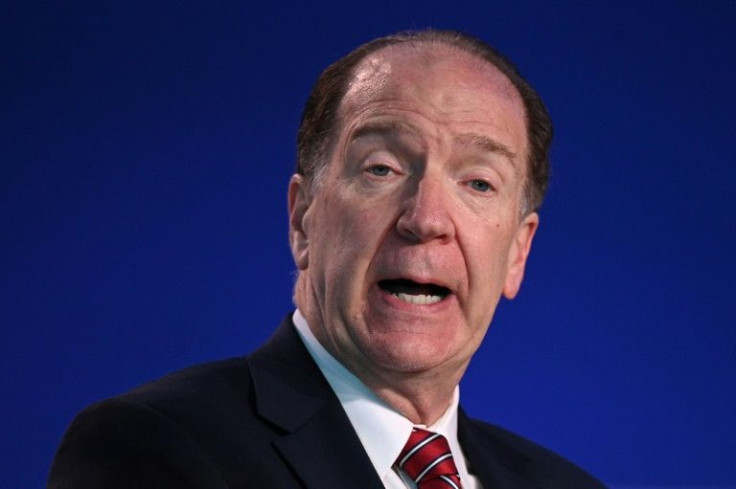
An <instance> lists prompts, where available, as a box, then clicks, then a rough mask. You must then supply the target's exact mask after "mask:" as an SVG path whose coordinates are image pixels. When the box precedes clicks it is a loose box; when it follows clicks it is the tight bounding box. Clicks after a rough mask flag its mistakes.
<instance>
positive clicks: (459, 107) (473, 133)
mask: <svg viewBox="0 0 736 489" xmlns="http://www.w3.org/2000/svg"><path fill="white" fill-rule="evenodd" d="M376 42H379V41H376ZM382 42H383V41H382ZM333 68H334V65H333ZM333 68H331V69H333ZM328 70H329V69H328ZM324 76H325V75H323V76H322V78H324ZM318 86H319V84H318ZM332 89H333V90H340V91H341V92H342V95H341V96H340V97H338V98H337V99H335V100H336V101H335V102H331V103H330V104H327V105H329V107H327V106H326V107H323V108H321V109H316V108H315V107H311V108H310V107H308V108H307V115H305V121H306V122H305V123H304V124H303V127H302V130H301V131H300V152H301V151H303V152H304V154H300V158H303V161H311V162H316V161H319V160H321V159H322V160H324V162H322V163H320V164H317V165H316V166H315V164H312V166H309V165H306V166H305V167H304V168H302V172H303V174H296V175H294V176H293V177H292V180H291V182H290V186H289V212H290V241H291V248H292V252H293V254H294V258H295V261H296V263H297V266H298V268H299V270H300V272H299V278H298V282H297V287H296V302H297V305H298V307H299V308H300V310H301V311H302V312H303V313H304V314H305V316H306V318H307V320H308V322H309V324H310V327H311V329H312V331H313V332H314V334H315V336H317V338H318V339H319V340H320V342H321V343H322V345H323V346H325V348H327V350H328V351H330V353H332V355H333V356H335V357H336V358H337V359H338V360H340V361H341V362H342V363H343V364H344V365H345V366H347V367H348V368H349V369H350V370H352V371H353V372H354V373H356V374H357V375H358V376H359V377H360V378H361V379H362V380H363V381H364V382H365V383H366V384H368V385H369V387H371V388H373V389H374V390H381V389H383V388H385V387H386V386H387V385H388V384H391V383H394V384H395V383H398V382H401V379H407V378H412V377H416V376H418V375H419V376H425V377H430V378H432V379H434V380H435V381H436V383H437V384H438V385H439V384H451V385H454V383H457V382H458V381H459V378H460V376H461V375H462V372H463V371H464V369H465V367H466V366H467V364H468V362H469V360H470V357H471V356H472V354H473V353H474V352H475V350H476V349H477V348H478V346H479V345H480V342H481V340H482V339H483V337H484V335H485V332H486V330H487V328H488V325H489V324H490V321H491V318H492V317H493V313H494V311H495V308H496V305H497V303H498V300H499V299H500V297H501V295H505V296H506V297H509V298H512V297H514V296H515V295H516V293H517V292H518V290H519V286H520V284H521V280H522V277H523V273H524V266H525V263H526V258H527V256H528V253H529V249H530V246H531V241H532V238H533V236H534V232H535V230H536V228H537V225H538V216H537V214H536V212H534V211H530V210H528V209H526V208H525V206H526V205H527V204H525V202H526V200H527V199H525V198H524V197H525V195H526V193H527V192H528V191H529V190H528V185H527V181H528V174H529V171H530V170H529V165H528V161H529V159H530V157H529V155H530V154H531V153H534V150H533V146H534V143H533V142H531V143H530V137H529V135H528V127H529V123H528V121H527V119H528V117H527V113H528V112H529V110H528V108H527V106H526V104H525V103H526V100H525V99H524V97H523V96H522V95H521V94H520V91H519V90H518V89H517V88H516V86H515V84H514V83H513V82H512V81H511V79H510V78H509V76H508V75H507V74H506V73H505V72H504V71H502V70H500V69H499V68H497V67H496V66H495V65H494V64H492V63H489V62H488V60H487V59H486V58H485V57H481V56H478V55H477V53H476V52H474V51H472V52H468V50H467V49H466V48H464V47H462V46H458V45H456V44H454V43H447V42H436V41H428V40H417V41H411V42H408V41H407V42H398V43H396V42H384V44H383V45H381V46H379V47H374V48H372V49H370V50H368V51H367V52H366V53H363V54H362V56H360V57H359V58H358V59H356V60H354V61H351V69H350V70H349V73H348V75H347V77H346V78H345V80H343V81H342V82H340V83H339V84H338V85H335V86H333V87H332ZM316 98H318V99H319V98H323V97H322V96H320V97H316ZM328 98H329V97H328ZM310 104H311V105H314V104H317V102H315V95H314V94H312V97H310ZM540 104H541V102H540ZM315 111H317V112H324V111H327V112H330V114H329V117H327V116H325V115H324V114H323V116H322V118H324V117H327V119H330V120H332V122H331V123H329V124H328V123H326V122H324V121H323V122H321V123H317V122H308V121H309V120H310V118H312V117H313V116H312V115H309V114H310V113H311V112H315ZM305 124H306V125H307V126H310V125H313V126H314V127H313V128H312V129H305ZM306 139H315V140H314V141H306ZM320 141H321V142H320ZM310 147H311V148H312V149H309V148H310ZM545 153H546V150H545ZM545 175H546V174H545ZM313 179H316V182H313V181H312V180H313ZM533 202H536V201H533ZM532 205H536V204H532ZM394 387H395V386H394Z"/></svg>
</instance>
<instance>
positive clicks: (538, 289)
mask: <svg viewBox="0 0 736 489" xmlns="http://www.w3.org/2000/svg"><path fill="white" fill-rule="evenodd" d="M734 5H736V4H734V2H729V1H723V2H718V1H706V2H680V3H678V2H625V3H623V4H621V3H618V2H573V1H568V2H551V1H545V2H524V1H521V2H519V1H517V2H508V3H507V2H503V3H496V2H490V1H486V2H476V3H473V2H463V1H454V2H440V1H418V0H410V1H406V2H385V1H376V2H372V3H356V4H354V5H347V4H345V3H343V2H340V3H338V2H323V3H319V4H309V3H307V2H304V3H291V2H284V1H281V0H274V1H270V2H265V3H263V4H258V5H255V4H251V3H248V2H209V3H208V2H201V3H197V2H186V1H185V2H154V3H151V4H148V3H144V2H138V1H129V2H115V3H111V4H108V3H107V2H63V3H62V2H59V3H47V4H39V3H33V2H30V3H26V2H17V1H14V2H4V3H3V6H2V7H1V9H2V10H1V11H0V18H1V19H2V20H1V21H0V22H1V23H2V28H0V45H1V46H2V49H1V50H0V62H1V64H0V83H1V86H0V88H1V90H0V103H1V105H0V158H1V162H0V324H1V327H2V329H1V330H0V334H2V336H1V337H0V355H1V358H2V362H3V364H2V369H0V388H2V392H3V393H4V394H3V401H2V402H1V403H0V410H2V419H3V428H2V435H1V436H0V453H3V454H4V455H3V458H2V462H0V470H1V471H2V473H3V474H4V475H3V476H2V480H3V482H2V483H0V485H2V486H3V487H19V488H20V487H40V486H42V485H43V483H44V480H45V477H46V474H47V471H48V467H49V464H50V462H51V458H52V455H53V452H54V450H55V448H56V446H57V444H58V442H59V440H60V439H61V436H62V434H63V432H64V429H65V427H66V426H67V424H68V423H69V421H70V420H71V418H72V417H73V415H74V414H75V413H76V412H77V411H78V410H80V409H81V408H82V407H83V406H85V405H87V404H88V403H90V402H92V401H94V400H97V399H100V398H103V397H106V396H110V395H113V394H115V393H119V392H121V391H125V390H127V389H129V388H132V387H134V386H136V385H138V384H140V383H142V382H144V381H145V380H148V379H151V378H155V377H157V376H160V375H162V374H164V373H166V372H168V371H171V370H175V369H178V368H181V367H184V366H187V365H190V364H193V363H197V362H202V361H207V360H212V359H217V358H222V357H227V356H234V355H242V354H244V353H246V352H249V351H251V350H252V349H253V348H254V347H256V346H257V345H259V344H260V343H261V342H262V341H263V340H264V339H265V338H267V337H268V336H269V334H270V332H271V331H272V329H273V328H274V326H275V325H276V324H277V322H278V321H279V320H280V319H281V318H282V316H283V315H284V314H285V313H286V312H287V311H288V310H289V309H290V307H291V301H290V295H291V287H292V282H293V270H294V267H293V265H292V261H291V256H290V253H289V250H288V246H287V222H286V184H287V181H288V178H289V176H290V173H291V171H292V168H293V163H294V153H295V151H294V139H295V133H296V128H297V124H298V120H299V116H300V112H301V108H302V106H303V103H304V101H305V99H306V96H307V93H308V91H309V89H310V87H311V85H312V83H313V82H314V80H315V78H316V76H317V75H318V73H319V72H320V71H321V70H322V69H323V68H324V67H325V66H326V65H327V64H328V63H330V62H332V61H333V60H335V59H337V58H338V57H340V56H341V55H343V54H345V53H346V52H348V51H349V50H350V49H352V48H353V47H355V46H356V45H358V44H360V43H362V42H364V41H367V40H369V39H371V38H373V37H376V36H379V35H382V34H386V33H389V32H392V31H395V30H400V29H406V28H422V27H428V26H435V27H444V28H455V29H461V30H465V31H467V32H469V33H472V34H474V35H477V36H479V37H481V38H483V39H485V40H486V41H489V42H490V43H492V44H494V45H495V46H497V47H498V48H499V49H500V50H501V51H503V52H505V53H506V54H507V55H509V56H510V57H511V58H512V59H513V60H515V61H516V63H517V64H518V65H519V67H520V69H521V71H522V72H523V73H524V74H525V75H526V76H527V78H528V79H529V80H530V81H531V82H532V83H533V84H534V85H535V86H536V87H537V88H538V90H539V92H540V93H541V94H542V96H543V98H544V99H545V101H546V102H547V104H548V106H549V109H550V112H551V114H552V116H553V119H554V120H555V123H556V140H555V144H554V148H553V151H552V163H553V179H552V184H551V188H550V193H549V197H548V199H547V201H546V203H545V205H544V208H543V211H542V226H541V229H540V232H539V233H538V234H537V238H536V240H535V243H534V248H533V251H532V256H531V259H530V263H529V266H528V273H527V278H526V281H525V284H524V286H523V288H522V292H521V295H520V297H518V298H517V299H516V300H515V301H513V302H506V303H503V304H502V305H501V307H500V310H499V311H498V314H497V316H496V318H495V320H494V323H493V326H492V328H491V331H490V333H489V335H488V337H487V339H486V341H485V343H484V345H483V346H482V348H481V350H480V352H479V353H478V355H477V356H476V358H475V360H474V363H473V364H472V366H471V369H470V370H469V372H468V374H467V377H466V379H465V380H464V381H463V386H462V390H463V397H464V404H465V405H466V408H467V410H468V411H469V412H470V413H471V414H473V415H475V416H479V417H482V418H485V419H487V420H489V421H492V422H494V423H498V424H501V425H503V426H505V427H507V428H509V429H512V430H514V431H517V432H519V433H521V434H523V435H525V436H527V437H530V438H532V439H534V440H536V441H538V442H540V443H543V444H545V445H547V446H549V447H551V448H553V449H555V450H557V451H559V452H561V453H562V454H564V455H566V456H567V457H569V458H571V459H572V460H574V461H576V462H577V463H579V464H581V465H583V466H584V467H586V468H587V469H589V470H590V471H591V472H593V473H594V474H596V475H597V476H599V477H600V478H601V479H603V480H604V481H606V482H607V483H609V484H611V485H614V486H619V487H624V486H634V485H636V486H650V487H653V486H664V485H672V486H691V487H692V486H709V485H710V486H727V485H732V486H736V462H734V457H735V456H736V414H735V413H736V394H735V392H736V381H735V380H734V378H735V374H736V304H735V303H736V297H735V295H734V292H735V291H736V283H735V282H736V281H735V279H734V272H735V271H736V254H735V253H734V241H735V239H734V238H736V219H735V218H734V212H733V210H732V208H733V202H734V199H733V191H734V187H735V184H736V143H735V142H734V139H735V135H736V124H735V123H734V121H735V115H734V114H736V95H735V93H736V91H735V90H736V67H735V62H734V60H736V34H735V32H736V31H735V30H734V25H736V8H735V7H734ZM6 484H7V485H6Z"/></svg>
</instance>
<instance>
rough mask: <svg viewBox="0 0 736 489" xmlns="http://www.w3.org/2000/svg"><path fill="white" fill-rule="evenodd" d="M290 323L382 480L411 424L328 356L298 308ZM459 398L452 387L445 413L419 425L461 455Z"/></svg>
mask: <svg viewBox="0 0 736 489" xmlns="http://www.w3.org/2000/svg"><path fill="white" fill-rule="evenodd" d="M293 320H294V325H295V326H296V330H297V332H298V333H299V336H300V337H301V339H302V341H303V342H304V345H305V346H306V348H307V350H308V351H309V353H310V355H311V356H312V358H313V359H314V361H315V363H317V366H318V367H319V369H320V370H321V371H322V374H323V375H324V376H325V378H326V379H327V382H328V383H329V384H330V386H331V387H332V390H333V391H334V392H335V394H336V395H337V398H338V399H339V401H340V403H341V404H342V407H343V409H344V410H345V413H346V414H347V416H348V418H349V419H350V423H351V424H352V425H353V428H354V429H355V432H356V434H357V435H358V438H359V439H360V441H361V443H362V444H363V448H364V449H365V451H366V453H367V454H368V457H369V458H370V460H371V463H372V464H373V467H374V468H375V469H376V472H378V474H379V475H380V476H381V478H382V479H383V478H384V477H385V476H386V474H387V473H388V472H390V471H391V470H392V467H393V465H394V463H395V462H396V459H397V458H398V456H399V453H401V450H402V449H403V448H404V445H405V444H406V440H408V439H409V434H410V433H411V430H412V428H413V427H414V425H413V424H412V422H411V421H409V420H408V419H407V418H405V417H404V416H403V415H401V414H400V413H399V412H397V411H396V410H394V409H393V408H392V407H391V406H389V405H388V404H387V403H386V402H384V401H383V400H382V399H380V398H379V397H378V396H376V395H375V394H374V393H373V391H371V390H370V389H369V388H368V387H367V386H366V385H365V384H363V382H361V381H360V379H358V377H356V376H355V375H353V373H351V372H350V371H349V370H348V369H346V368H345V367H344V366H343V365H342V364H341V363H340V362H338V361H337V360H336V359H335V358H334V357H333V356H332V355H330V353H329V352H328V351H327V350H325V349H324V347H323V346H322V345H321V344H320V343H319V341H318V340H317V338H316V337H315V336H314V334H313V333H312V331H311V330H310V328H309V325H308V324H307V321H306V319H305V318H304V316H303V315H302V314H301V312H300V311H299V310H298V309H297V310H296V311H295V312H294V316H293ZM459 399H460V393H459V388H458V387H455V391H454V393H453V396H452V402H451V403H450V406H449V407H448V408H447V411H445V413H444V414H443V415H442V416H441V417H440V418H439V419H438V420H437V422H435V423H434V424H433V425H432V426H429V427H425V426H420V427H422V428H426V429H428V430H431V431H435V432H438V433H441V434H442V435H443V436H445V438H447V440H448V441H449V443H450V449H451V450H452V452H453V453H455V454H461V453H462V451H461V450H460V444H459V442H458V440H457V408H458V403H459ZM456 458H457V457H456Z"/></svg>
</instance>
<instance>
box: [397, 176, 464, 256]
mask: <svg viewBox="0 0 736 489" xmlns="http://www.w3.org/2000/svg"><path fill="white" fill-rule="evenodd" d="M446 185H447V183H446V182H443V181H442V179H441V178H440V177H435V176H429V175H427V174H425V175H423V176H422V177H421V178H419V180H418V182H417V183H416V185H415V186H414V188H412V189H411V192H410V193H409V195H407V196H406V198H405V199H404V202H403V203H402V212H401V215H400V216H399V220H398V222H397V224H396V228H397V230H398V232H399V234H400V235H401V236H402V237H404V238H405V239H408V240H410V241H412V242H418V243H424V242H429V241H433V240H439V241H441V242H448V241H450V240H452V239H453V238H454V236H455V224H454V222H453V220H452V216H451V212H450V200H451V196H450V195H449V193H448V192H449V189H448V188H446Z"/></svg>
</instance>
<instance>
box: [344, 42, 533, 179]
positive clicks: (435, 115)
mask: <svg viewBox="0 0 736 489" xmlns="http://www.w3.org/2000/svg"><path fill="white" fill-rule="evenodd" d="M397 111H398V112H402V111H403V113H409V114H412V117H414V116H419V117H421V118H423V119H424V120H430V121H432V122H433V123H436V125H435V126H434V127H442V128H446V130H448V131H449V133H448V134H452V132H453V131H458V132H475V133H477V134H479V135H481V136H487V137H490V138H491V139H494V140H498V141H499V142H501V143H502V144H503V145H504V146H506V147H508V148H510V149H511V151H512V152H513V153H515V154H517V155H519V157H520V160H519V164H520V168H519V170H520V171H521V174H522V175H523V174H525V173H526V170H527V169H526V164H524V163H523V162H525V161H527V155H528V141H527V139H528V138H527V127H526V111H525V109H524V103H523V101H522V99H521V95H520V94H519V92H518V90H517V89H516V87H514V85H513V84H512V83H511V81H510V80H509V79H508V78H507V77H506V75H504V74H503V73H502V72H501V71H500V70H499V69H498V68H496V67H495V66H494V65H492V64H491V63H490V62H488V61H487V60H485V59H482V58H479V57H478V56H475V55H473V54H470V53H468V52H466V51H464V50H462V49H460V48H456V47H454V46H447V45H443V44H437V43H433V44H430V43H428V42H423V43H404V44H399V45H393V46H388V47H385V48H382V49H380V50H378V51H376V52H375V53H372V54H370V55H368V56H366V58H365V59H363V60H362V61H361V62H360V63H359V64H358V65H357V66H356V67H355V69H354V70H353V76H352V78H351V80H350V83H349V85H348V88H347V90H346V93H345V96H344V97H343V99H342V102H341V104H340V106H339V109H338V120H339V123H338V127H339V130H340V131H343V133H342V136H347V135H348V134H349V133H350V131H351V130H352V127H353V126H354V124H356V123H358V122H359V121H360V120H363V119H366V118H371V117H373V116H381V115H383V114H385V113H396V112H397ZM338 139H340V135H338Z"/></svg>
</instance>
